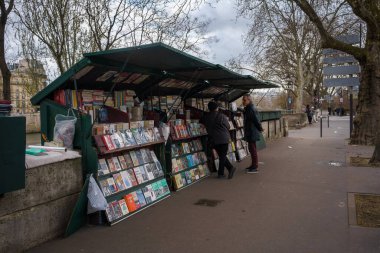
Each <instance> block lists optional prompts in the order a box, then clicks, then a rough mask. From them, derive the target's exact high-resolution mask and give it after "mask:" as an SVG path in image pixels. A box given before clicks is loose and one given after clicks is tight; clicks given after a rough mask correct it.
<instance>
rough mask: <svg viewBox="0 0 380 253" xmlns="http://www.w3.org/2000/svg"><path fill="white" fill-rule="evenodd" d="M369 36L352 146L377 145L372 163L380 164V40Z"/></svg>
mask: <svg viewBox="0 0 380 253" xmlns="http://www.w3.org/2000/svg"><path fill="white" fill-rule="evenodd" d="M368 33H369V36H367V43H366V51H367V57H366V60H365V61H364V62H361V63H360V65H361V68H362V69H361V79H360V88H359V97H358V99H359V101H358V106H357V116H356V117H355V120H354V131H353V136H352V138H351V144H361V145H375V146H376V147H375V152H374V154H373V156H372V159H371V163H379V162H380V130H379V124H378V123H379V122H380V113H379V110H380V38H379V36H380V35H379V34H377V33H370V32H368Z"/></svg>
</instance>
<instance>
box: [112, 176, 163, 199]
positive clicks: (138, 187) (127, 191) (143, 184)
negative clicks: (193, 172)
mask: <svg viewBox="0 0 380 253" xmlns="http://www.w3.org/2000/svg"><path fill="white" fill-rule="evenodd" d="M162 179H165V175H164V176H160V177H158V178H155V179H152V180H149V181H146V182H144V183H142V184H138V185H136V186H132V187H131V188H128V189H125V190H122V191H118V192H115V193H113V194H111V195H108V196H105V198H106V199H107V202H108V203H109V202H112V201H114V200H118V199H119V198H120V197H121V196H124V195H127V194H128V193H130V192H133V191H135V190H138V189H141V188H143V187H145V186H146V185H148V184H152V183H155V182H157V181H160V180H162Z"/></svg>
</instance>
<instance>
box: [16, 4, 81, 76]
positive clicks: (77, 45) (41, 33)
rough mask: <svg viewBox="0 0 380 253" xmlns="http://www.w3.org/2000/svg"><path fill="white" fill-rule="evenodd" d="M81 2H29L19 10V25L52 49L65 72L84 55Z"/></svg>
mask: <svg viewBox="0 0 380 253" xmlns="http://www.w3.org/2000/svg"><path fill="white" fill-rule="evenodd" d="M79 3H80V0H53V1H45V0H28V1H21V2H20V3H19V4H18V6H17V7H16V14H17V15H18V17H19V19H20V22H21V23H22V25H24V26H25V27H26V28H27V29H28V30H29V31H30V32H31V33H32V34H33V35H34V36H36V37H37V38H38V39H39V40H40V41H41V42H42V43H44V44H45V45H46V47H47V48H48V49H49V51H50V53H51V56H52V57H53V58H54V60H55V62H56V64H57V66H58V68H59V71H60V72H61V73H63V72H64V71H65V70H67V69H68V68H69V67H70V66H72V65H73V64H74V63H75V62H77V61H78V60H79V59H80V57H81V55H82V52H83V46H84V42H85V40H86V39H87V38H86V36H85V35H86V34H85V33H84V32H85V30H84V29H83V17H84V12H83V10H82V9H81V7H80V4H79Z"/></svg>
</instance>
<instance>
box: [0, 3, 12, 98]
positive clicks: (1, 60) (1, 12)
mask: <svg viewBox="0 0 380 253" xmlns="http://www.w3.org/2000/svg"><path fill="white" fill-rule="evenodd" d="M7 5H8V6H7ZM13 6H14V0H9V1H5V0H0V70H1V75H2V77H3V98H4V99H6V100H11V72H10V70H9V68H8V65H7V62H6V60H5V43H4V36H5V26H6V25H7V21H8V17H9V14H10V13H11V11H12V9H13Z"/></svg>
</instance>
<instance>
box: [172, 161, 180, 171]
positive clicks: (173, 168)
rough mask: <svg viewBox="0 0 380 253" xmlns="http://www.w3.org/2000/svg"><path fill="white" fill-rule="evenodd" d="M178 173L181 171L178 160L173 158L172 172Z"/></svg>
mask: <svg viewBox="0 0 380 253" xmlns="http://www.w3.org/2000/svg"><path fill="white" fill-rule="evenodd" d="M178 171H179V168H178V164H177V159H176V158H172V172H178Z"/></svg>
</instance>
